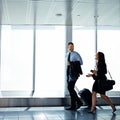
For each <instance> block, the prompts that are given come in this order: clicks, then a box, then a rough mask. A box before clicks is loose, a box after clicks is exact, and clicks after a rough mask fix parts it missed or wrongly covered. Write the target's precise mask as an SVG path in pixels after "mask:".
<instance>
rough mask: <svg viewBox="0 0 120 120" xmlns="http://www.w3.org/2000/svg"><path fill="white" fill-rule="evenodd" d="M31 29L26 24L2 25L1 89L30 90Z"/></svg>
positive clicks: (31, 69) (31, 67) (31, 71)
mask: <svg viewBox="0 0 120 120" xmlns="http://www.w3.org/2000/svg"><path fill="white" fill-rule="evenodd" d="M32 75H33V31H32V28H31V27H27V26H22V27H20V26H10V25H6V26H2V31H1V83H0V86H1V90H2V91H23V90H32Z"/></svg>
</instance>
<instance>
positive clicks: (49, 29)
mask: <svg viewBox="0 0 120 120" xmlns="http://www.w3.org/2000/svg"><path fill="white" fill-rule="evenodd" d="M64 76H65V27H62V26H61V27H60V26H44V27H37V29H36V83H35V86H36V88H35V96H40V97H63V96H64V85H65V77H64Z"/></svg>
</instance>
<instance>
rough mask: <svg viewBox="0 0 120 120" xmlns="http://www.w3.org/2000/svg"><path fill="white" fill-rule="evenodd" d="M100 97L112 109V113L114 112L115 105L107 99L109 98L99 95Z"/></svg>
mask: <svg viewBox="0 0 120 120" xmlns="http://www.w3.org/2000/svg"><path fill="white" fill-rule="evenodd" d="M100 96H101V98H102V99H104V100H105V101H106V102H107V103H108V104H109V105H110V106H111V107H112V109H113V112H114V111H115V110H116V108H115V105H114V104H113V103H112V101H111V100H110V99H109V97H108V96H106V95H104V94H100Z"/></svg>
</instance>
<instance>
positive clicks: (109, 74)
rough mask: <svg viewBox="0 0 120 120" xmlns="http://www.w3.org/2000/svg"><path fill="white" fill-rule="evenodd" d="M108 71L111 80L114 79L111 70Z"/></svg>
mask: <svg viewBox="0 0 120 120" xmlns="http://www.w3.org/2000/svg"><path fill="white" fill-rule="evenodd" d="M108 73H109V76H110V78H111V80H112V75H111V74H110V71H109V70H108Z"/></svg>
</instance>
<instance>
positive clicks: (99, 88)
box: [92, 80, 105, 95]
mask: <svg viewBox="0 0 120 120" xmlns="http://www.w3.org/2000/svg"><path fill="white" fill-rule="evenodd" d="M103 84H104V80H95V82H94V83H93V87H92V91H95V92H96V93H100V94H104V95H105V90H103V87H102V85H103Z"/></svg>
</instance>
